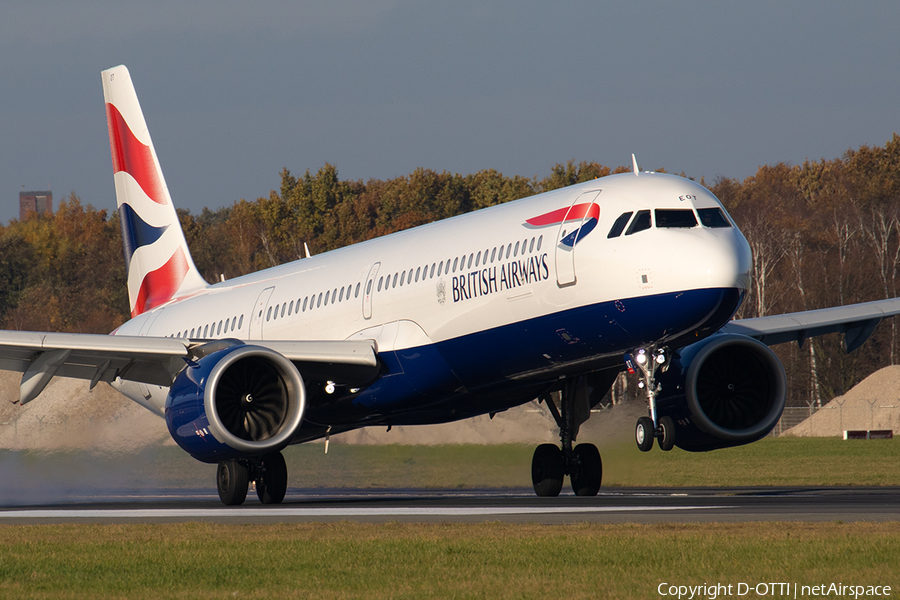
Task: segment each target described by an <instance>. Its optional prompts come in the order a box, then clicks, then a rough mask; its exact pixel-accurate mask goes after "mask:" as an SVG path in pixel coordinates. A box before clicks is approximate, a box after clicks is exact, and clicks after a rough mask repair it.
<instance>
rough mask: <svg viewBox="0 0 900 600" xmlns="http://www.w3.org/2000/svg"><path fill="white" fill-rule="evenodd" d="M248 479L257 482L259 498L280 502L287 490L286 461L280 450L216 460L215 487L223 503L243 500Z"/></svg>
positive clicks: (260, 499)
mask: <svg viewBox="0 0 900 600" xmlns="http://www.w3.org/2000/svg"><path fill="white" fill-rule="evenodd" d="M251 481H255V482H256V495H257V496H258V497H259V501H260V502H262V503H263V504H281V501H282V500H284V495H285V493H287V465H286V464H285V462H284V456H282V454H281V452H273V453H271V454H267V455H265V456H263V457H253V458H249V459H244V460H229V461H226V462H221V463H219V466H218V469H217V471H216V484H217V485H216V487H217V488H218V490H219V499H220V500H221V501H222V504H225V505H226V506H239V505H241V504H243V503H244V500H245V499H246V498H247V489H248V487H249V485H250V482H251Z"/></svg>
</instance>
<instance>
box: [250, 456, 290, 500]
mask: <svg viewBox="0 0 900 600" xmlns="http://www.w3.org/2000/svg"><path fill="white" fill-rule="evenodd" d="M262 466H263V476H262V477H261V478H260V479H258V480H257V481H256V495H257V496H259V501H260V502H262V503H263V504H281V501H282V500H284V495H285V493H286V492H287V465H286V464H285V463H284V456H282V454H281V452H273V453H272V454H268V455H266V456H264V457H263V459H262Z"/></svg>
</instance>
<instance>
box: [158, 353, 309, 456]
mask: <svg viewBox="0 0 900 600" xmlns="http://www.w3.org/2000/svg"><path fill="white" fill-rule="evenodd" d="M305 409H306V389H305V386H304V385H303V378H302V377H301V376H300V372H299V371H298V370H297V367H296V366H294V364H293V363H292V362H291V361H290V360H288V359H287V358H285V357H284V356H282V355H281V354H279V353H277V352H274V351H272V350H269V349H267V348H262V347H259V346H247V345H240V344H238V345H233V346H228V347H225V348H224V349H221V350H217V351H214V352H211V353H210V354H208V355H206V356H204V357H202V358H200V359H199V360H197V361H194V362H191V363H189V364H188V366H187V368H185V369H184V370H183V371H182V372H181V373H179V374H178V376H177V377H176V378H175V381H174V383H173V384H172V386H171V387H170V388H169V396H168V398H167V399H166V424H167V425H168V427H169V433H170V434H171V435H172V438H173V439H174V440H175V442H176V443H177V444H178V445H179V446H181V448H182V449H184V450H185V451H186V452H188V453H189V454H190V455H191V456H193V457H194V458H196V459H197V460H200V461H203V462H209V463H215V462H220V461H224V460H230V459H234V458H239V457H242V456H248V455H251V456H252V455H263V454H268V453H270V452H276V451H279V450H281V449H282V448H284V447H285V446H287V445H288V444H289V443H290V442H291V440H292V439H293V437H294V435H295V434H296V433H297V431H298V430H299V429H300V423H301V422H302V421H303V413H304V411H305Z"/></svg>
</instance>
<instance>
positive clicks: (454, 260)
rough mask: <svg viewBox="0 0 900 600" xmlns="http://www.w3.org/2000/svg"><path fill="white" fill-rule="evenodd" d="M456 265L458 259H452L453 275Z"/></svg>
mask: <svg viewBox="0 0 900 600" xmlns="http://www.w3.org/2000/svg"><path fill="white" fill-rule="evenodd" d="M458 264H459V259H458V258H454V259H453V272H454V273H456V265H458Z"/></svg>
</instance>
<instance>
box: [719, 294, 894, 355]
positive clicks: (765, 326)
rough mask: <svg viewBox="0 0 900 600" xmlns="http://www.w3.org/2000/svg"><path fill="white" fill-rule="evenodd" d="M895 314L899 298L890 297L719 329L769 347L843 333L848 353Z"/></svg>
mask: <svg viewBox="0 0 900 600" xmlns="http://www.w3.org/2000/svg"><path fill="white" fill-rule="evenodd" d="M898 314H900V298H892V299H889V300H876V301H874V302H864V303H862V304H850V305H848V306H836V307H834V308H823V309H820V310H809V311H804V312H796V313H788V314H783V315H773V316H771V317H757V318H755V319H740V320H737V321H732V322H730V323H728V324H727V325H725V326H724V327H723V328H722V329H721V330H720V331H722V332H724V333H739V334H742V335H746V336H750V337H752V338H756V339H758V340H759V341H761V342H763V343H764V344H766V345H769V346H772V345H774V344H783V343H784V342H797V343H798V344H800V345H801V346H802V345H803V342H804V341H805V340H806V339H807V338H810V337H815V336H819V335H825V334H826V333H843V334H844V347H845V348H846V349H847V352H848V353H849V352H853V351H854V350H856V349H857V348H859V347H860V346H861V345H862V344H863V343H864V342H865V341H866V340H867V339H869V336H871V335H872V332H873V331H875V327H877V326H878V324H879V323H880V322H881V320H882V319H884V318H887V317H893V316H895V315H898Z"/></svg>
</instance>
